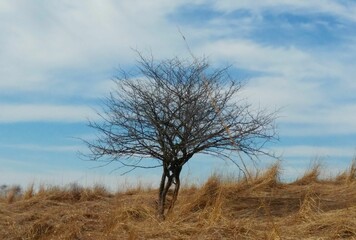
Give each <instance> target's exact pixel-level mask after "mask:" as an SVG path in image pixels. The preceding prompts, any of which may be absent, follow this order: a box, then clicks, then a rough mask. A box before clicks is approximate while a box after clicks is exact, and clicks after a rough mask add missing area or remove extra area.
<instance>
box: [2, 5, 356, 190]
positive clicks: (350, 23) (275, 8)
mask: <svg viewBox="0 0 356 240" xmlns="http://www.w3.org/2000/svg"><path fill="white" fill-rule="evenodd" d="M355 13H356V1H341V0H339V1H331V0H323V1H321V0H319V1H318V0H315V1H302V0H298V1H297V0H296V1H293V0H291V1H285V0H274V1H262V0H261V1H258V0H257V1H243V0H241V1H231V0H221V1H203V0H195V1H194V0H193V1H192V0H190V1H185V0H182V1H165V0H154V1H143V0H142V1H141V0H127V1H126V0H122V1H113V0H100V1H94V0H87V1H69V0H62V1H54V0H48V1H35V0H26V1H25V0H2V1H0V166H1V168H0V184H15V183H16V184H22V185H24V186H26V185H27V184H30V183H32V182H34V183H35V184H41V183H43V184H60V185H64V184H67V183H70V182H79V183H81V184H85V185H90V184H94V183H103V184H106V185H108V186H111V187H114V188H115V187H116V186H117V185H130V184H135V183H137V181H138V182H142V183H149V184H153V185H155V183H156V182H157V180H158V179H159V174H160V170H157V171H149V172H147V171H140V170H139V171H134V172H132V173H130V174H128V175H125V176H120V173H122V172H123V171H120V170H118V171H114V172H111V170H112V169H114V168H116V167H117V166H115V165H111V166H107V167H103V168H96V167H95V166H98V164H95V163H93V162H88V161H84V160H83V159H81V158H80V157H79V156H78V154H77V153H78V151H82V152H85V151H86V147H85V146H84V144H83V143H82V142H81V141H79V140H78V138H85V139H92V138H93V137H94V136H95V135H94V132H93V131H92V130H91V129H89V128H88V127H87V126H86V123H87V119H88V118H89V119H91V120H97V119H98V118H97V115H96V114H95V111H94V109H98V106H100V99H101V98H103V97H105V96H106V95H107V94H108V92H109V91H110V89H111V88H112V86H113V85H112V82H111V79H112V77H113V76H114V75H115V74H116V69H117V68H118V67H121V68H124V69H127V70H130V69H132V68H133V67H134V64H135V58H136V55H135V53H134V52H133V51H132V48H135V49H139V50H141V51H142V52H143V53H145V52H152V53H153V54H154V56H155V58H156V59H163V58H170V57H173V56H179V57H189V53H188V51H187V49H186V45H185V42H184V41H183V40H182V37H181V36H180V33H179V31H182V32H183V33H184V35H185V37H186V39H187V41H188V43H189V45H190V48H191V50H192V52H194V54H195V55H197V56H203V55H204V56H208V57H209V59H210V62H211V63H212V65H213V66H221V65H224V64H232V68H231V73H232V75H233V76H235V77H237V78H241V79H242V80H246V82H247V84H246V86H245V88H244V90H243V92H242V93H241V94H242V96H244V97H246V98H247V99H248V100H249V101H250V102H251V103H252V104H254V105H255V106H261V107H265V108H267V109H270V110H274V109H281V110H280V112H279V115H280V117H279V118H278V120H277V125H278V131H279V135H280V141H279V142H278V143H276V144H273V145H271V147H270V148H271V149H272V150H274V151H275V152H276V153H277V154H279V155H281V156H282V158H281V159H282V169H283V176H284V178H285V179H288V178H293V177H296V176H298V175H300V174H301V173H303V171H304V169H305V168H307V167H308V166H309V162H310V161H311V160H313V159H315V158H318V159H320V161H321V162H322V163H323V164H324V165H325V168H326V169H327V171H330V172H332V173H335V172H337V171H340V170H342V169H345V168H346V167H347V166H348V165H349V163H350V162H351V160H352V158H353V157H354V155H355V153H356V95H355V94H354V93H355V92H356V80H355V79H354V78H355V76H356V68H355V65H356V14H355ZM178 29H179V30H178ZM268 163H269V161H262V162H261V163H260V164H259V165H260V166H261V167H262V166H263V165H265V164H268ZM227 169H231V166H230V165H228V164H226V163H224V162H221V161H216V160H215V159H211V158H208V157H204V156H197V157H196V158H193V159H192V160H191V162H190V163H189V165H188V166H187V167H186V169H185V172H184V174H185V176H186V178H189V179H190V180H192V181H199V180H200V179H204V178H205V177H207V176H208V175H209V174H210V173H211V172H213V171H215V170H218V171H227ZM197 170H198V174H195V172H196V171H197ZM193 173H194V174H193Z"/></svg>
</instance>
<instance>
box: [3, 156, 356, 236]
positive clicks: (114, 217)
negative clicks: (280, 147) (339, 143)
mask: <svg viewBox="0 0 356 240" xmlns="http://www.w3.org/2000/svg"><path fill="white" fill-rule="evenodd" d="M355 166H356V165H355V162H353V163H352V165H351V167H350V168H349V169H348V170H346V171H345V172H344V173H342V174H340V175H339V176H337V177H335V178H334V179H333V180H330V179H329V180H328V181H323V180H322V179H320V166H319V167H318V166H315V167H313V168H312V169H311V170H309V171H308V172H307V173H306V174H304V176H303V177H301V178H300V179H298V180H297V181H295V182H294V183H290V184H285V183H282V182H280V181H279V172H280V167H279V165H278V164H276V165H273V166H271V167H270V168H269V169H267V170H266V171H264V172H262V173H260V174H257V175H255V177H254V178H253V179H251V180H250V181H246V180H243V179H241V180H235V181H232V180H231V179H229V180H228V181H226V180H224V179H223V178H221V177H219V176H217V175H214V176H212V177H211V178H210V179H209V180H208V181H207V182H206V183H205V184H204V185H203V186H201V187H197V186H192V187H185V188H183V189H182V191H181V193H180V196H179V198H178V202H177V204H176V207H175V209H174V211H173V212H172V213H170V214H169V215H168V216H167V219H166V220H165V221H164V222H161V221H158V220H157V218H156V212H155V208H156V195H157V191H156V190H154V189H144V188H143V187H142V186H141V187H139V188H136V189H132V190H130V189H129V190H126V191H124V192H118V193H115V194H112V193H110V192H108V191H107V190H106V189H105V187H103V186H95V187H93V188H83V187H81V186H78V185H76V184H73V185H70V186H67V187H63V188H59V187H53V186H52V187H45V186H40V187H39V188H38V190H37V191H36V190H35V188H34V186H33V185H30V186H29V187H28V188H27V189H26V190H25V191H24V192H19V190H18V189H17V190H16V189H15V188H14V189H13V190H12V191H11V190H10V191H8V192H7V194H6V195H2V197H0V239H43V240H45V239H98V240H100V239H356V178H355Z"/></svg>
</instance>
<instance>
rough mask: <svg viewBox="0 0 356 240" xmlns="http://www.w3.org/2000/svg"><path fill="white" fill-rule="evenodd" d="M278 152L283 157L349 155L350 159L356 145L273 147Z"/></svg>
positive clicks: (355, 149) (355, 150)
mask: <svg viewBox="0 0 356 240" xmlns="http://www.w3.org/2000/svg"><path fill="white" fill-rule="evenodd" d="M273 149H274V150H275V151H276V153H277V154H282V156H283V157H305V158H311V157H321V158H323V157H349V158H350V159H351V158H352V156H354V154H355V152H356V148H355V147H332V146H310V145H296V146H284V147H280V148H273Z"/></svg>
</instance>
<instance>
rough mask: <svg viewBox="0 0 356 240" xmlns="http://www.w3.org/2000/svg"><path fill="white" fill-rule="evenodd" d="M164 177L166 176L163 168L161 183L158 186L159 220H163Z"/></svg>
mask: <svg viewBox="0 0 356 240" xmlns="http://www.w3.org/2000/svg"><path fill="white" fill-rule="evenodd" d="M166 178H167V175H166V170H163V173H162V178H161V183H160V186H159V193H158V206H157V212H158V217H159V218H160V219H161V220H164V199H165V197H164V196H163V192H164V188H165V185H166Z"/></svg>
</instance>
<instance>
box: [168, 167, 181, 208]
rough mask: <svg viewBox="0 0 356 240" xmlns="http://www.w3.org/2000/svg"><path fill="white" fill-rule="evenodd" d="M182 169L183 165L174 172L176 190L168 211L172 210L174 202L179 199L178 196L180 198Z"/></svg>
mask: <svg viewBox="0 0 356 240" xmlns="http://www.w3.org/2000/svg"><path fill="white" fill-rule="evenodd" d="M181 170H182V167H178V168H177V169H176V170H175V171H174V173H173V176H174V179H175V182H174V183H175V187H174V192H173V197H172V201H171V204H170V205H169V208H168V212H171V211H172V209H173V207H174V204H175V202H176V201H177V198H178V193H179V189H180V172H181Z"/></svg>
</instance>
